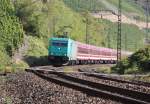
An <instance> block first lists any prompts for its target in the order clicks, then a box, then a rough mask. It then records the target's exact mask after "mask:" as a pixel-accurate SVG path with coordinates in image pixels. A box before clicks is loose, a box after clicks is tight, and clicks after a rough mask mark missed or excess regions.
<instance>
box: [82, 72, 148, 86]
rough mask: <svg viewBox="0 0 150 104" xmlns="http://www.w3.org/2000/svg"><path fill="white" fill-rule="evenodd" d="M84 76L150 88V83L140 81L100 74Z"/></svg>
mask: <svg viewBox="0 0 150 104" xmlns="http://www.w3.org/2000/svg"><path fill="white" fill-rule="evenodd" d="M79 72H85V71H83V70H80V69H79ZM84 75H86V76H90V77H95V78H99V79H104V80H111V81H115V82H118V83H128V84H134V85H140V86H141V85H142V86H145V87H150V83H148V82H143V81H138V80H133V81H127V80H120V79H117V78H113V77H110V76H106V75H100V74H93V73H92V74H90V73H84Z"/></svg>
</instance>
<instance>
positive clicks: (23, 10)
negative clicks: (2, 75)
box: [0, 0, 145, 69]
mask: <svg viewBox="0 0 150 104" xmlns="http://www.w3.org/2000/svg"><path fill="white" fill-rule="evenodd" d="M69 1H70V0H47V1H43V0H39V1H35V0H15V1H14V2H13V3H12V2H10V1H9V0H2V1H0V15H1V17H0V36H1V37H2V38H0V57H2V59H3V60H0V63H2V65H0V69H3V68H4V67H5V66H10V64H12V63H11V62H10V61H8V60H11V57H10V56H12V55H13V53H14V52H15V51H16V50H17V49H18V48H19V47H20V46H21V44H22V43H23V38H24V34H25V35H27V36H28V37H29V43H30V45H29V50H28V52H26V57H25V62H27V63H28V64H29V65H30V66H34V65H37V64H38V65H39V63H40V65H45V64H48V61H47V59H46V56H47V54H48V53H47V47H48V38H50V37H52V36H58V35H63V34H64V33H68V37H70V38H72V39H73V40H77V41H80V42H85V34H88V38H89V43H90V44H93V45H97V46H103V47H110V48H116V39H117V23H112V22H110V21H107V20H104V19H99V20H97V19H94V18H93V17H92V16H90V13H89V12H90V11H91V10H93V9H94V10H95V9H96V10H97V9H105V8H107V5H104V4H103V3H102V2H101V0H99V1H98V0H71V2H72V3H71V5H70V4H69V3H70V2H69ZM77 1H79V3H80V4H79V5H78V2H77ZM91 1H92V2H91ZM124 2H126V3H128V2H127V1H126V0H125V1H124ZM91 3H92V4H91ZM109 3H111V4H112V5H116V3H115V2H114V1H113V0H110V1H109ZM77 5H78V7H79V8H76V7H77ZM128 5H130V4H129V3H128ZM130 9H131V8H130V7H129V9H127V8H126V9H124V11H127V12H128V10H129V11H130ZM78 11H83V12H78ZM132 11H133V12H136V11H135V9H134V7H133V9H132ZM140 11H142V10H140ZM86 27H87V30H88V31H87V33H86ZM122 28H123V37H122V42H123V45H122V47H124V49H125V50H129V51H135V50H137V49H139V48H141V47H143V39H144V35H145V34H144V32H143V31H142V30H139V29H138V27H136V26H134V25H128V24H123V27H122ZM136 40H139V41H136ZM25 62H24V61H22V62H21V63H19V65H13V67H21V66H24V67H26V66H27V65H26V63H25Z"/></svg>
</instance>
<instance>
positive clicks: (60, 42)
mask: <svg viewBox="0 0 150 104" xmlns="http://www.w3.org/2000/svg"><path fill="white" fill-rule="evenodd" d="M130 54H131V52H125V51H122V55H123V56H128V55H130ZM48 60H49V61H50V62H51V64H53V65H75V64H115V63H116V62H117V51H116V50H115V49H111V48H104V47H97V46H94V45H89V44H85V43H81V42H78V41H74V40H72V39H70V38H56V37H52V38H49V47H48Z"/></svg>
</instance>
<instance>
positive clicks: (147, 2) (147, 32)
mask: <svg viewBox="0 0 150 104" xmlns="http://www.w3.org/2000/svg"><path fill="white" fill-rule="evenodd" d="M148 23H149V1H148V0H146V39H147V40H149V36H148V34H149V31H148V28H149V26H148Z"/></svg>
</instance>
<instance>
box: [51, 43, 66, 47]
mask: <svg viewBox="0 0 150 104" xmlns="http://www.w3.org/2000/svg"><path fill="white" fill-rule="evenodd" d="M52 45H53V46H59V47H67V46H68V43H67V42H52Z"/></svg>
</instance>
